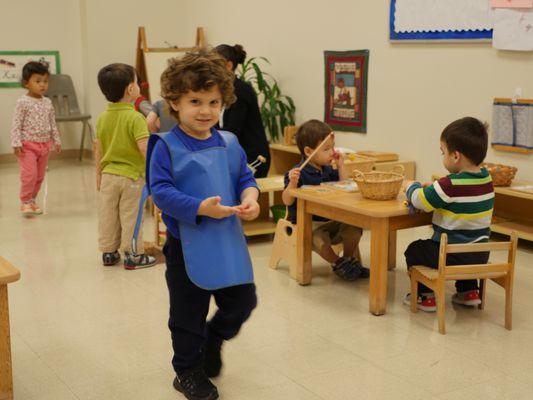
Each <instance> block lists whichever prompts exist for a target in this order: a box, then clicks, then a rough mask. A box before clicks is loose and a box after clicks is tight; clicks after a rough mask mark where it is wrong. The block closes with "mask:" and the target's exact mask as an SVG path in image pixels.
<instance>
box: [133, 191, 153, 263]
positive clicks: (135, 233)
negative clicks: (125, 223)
mask: <svg viewBox="0 0 533 400" xmlns="http://www.w3.org/2000/svg"><path fill="white" fill-rule="evenodd" d="M148 196H150V193H149V191H148V185H144V187H143V191H142V194H141V199H140V200H139V210H138V211H137V221H135V229H134V231H133V238H132V240H131V251H132V253H133V256H136V255H137V239H138V237H139V230H140V228H141V222H142V220H143V210H144V203H145V202H146V199H147V198H148Z"/></svg>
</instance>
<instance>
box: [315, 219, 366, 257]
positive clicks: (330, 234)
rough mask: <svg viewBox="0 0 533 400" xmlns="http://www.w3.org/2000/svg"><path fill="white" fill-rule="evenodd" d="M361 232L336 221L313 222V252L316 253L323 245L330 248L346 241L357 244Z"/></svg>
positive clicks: (354, 227)
mask: <svg viewBox="0 0 533 400" xmlns="http://www.w3.org/2000/svg"><path fill="white" fill-rule="evenodd" d="M362 233H363V230H362V229H361V228H358V227H356V226H351V225H346V224H343V223H342V222H337V221H327V222H320V221H313V250H314V251H315V252H317V253H319V252H320V249H321V248H322V246H324V245H328V246H331V245H332V244H339V243H342V242H344V241H345V240H346V241H351V242H355V243H359V239H361V235H362Z"/></svg>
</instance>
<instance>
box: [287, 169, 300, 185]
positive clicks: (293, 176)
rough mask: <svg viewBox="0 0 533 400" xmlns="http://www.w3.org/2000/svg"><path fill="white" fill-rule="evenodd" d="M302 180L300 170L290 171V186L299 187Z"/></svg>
mask: <svg viewBox="0 0 533 400" xmlns="http://www.w3.org/2000/svg"><path fill="white" fill-rule="evenodd" d="M299 179H300V168H293V169H291V170H290V171H289V186H291V187H297V186H298V180H299Z"/></svg>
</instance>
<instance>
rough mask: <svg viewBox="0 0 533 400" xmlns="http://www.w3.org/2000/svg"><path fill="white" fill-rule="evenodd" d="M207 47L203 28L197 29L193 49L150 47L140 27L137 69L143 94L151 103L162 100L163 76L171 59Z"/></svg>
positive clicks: (142, 27) (143, 29) (144, 31)
mask: <svg viewBox="0 0 533 400" xmlns="http://www.w3.org/2000/svg"><path fill="white" fill-rule="evenodd" d="M203 46H205V36H204V30H203V28H201V27H199V28H197V29H196V43H195V45H194V46H192V47H178V46H169V47H149V46H148V43H147V41H146V30H145V28H144V26H141V27H139V29H138V34H137V58H136V69H137V72H138V73H139V78H140V80H141V82H144V83H145V84H142V85H141V94H142V95H143V96H144V97H146V98H147V99H148V100H149V101H150V102H151V103H154V102H156V101H157V100H159V99H161V94H160V93H161V74H162V73H163V71H164V70H165V68H166V67H167V63H168V60H169V59H171V58H176V57H182V56H183V55H185V53H187V52H189V51H193V50H195V49H197V48H200V47H203Z"/></svg>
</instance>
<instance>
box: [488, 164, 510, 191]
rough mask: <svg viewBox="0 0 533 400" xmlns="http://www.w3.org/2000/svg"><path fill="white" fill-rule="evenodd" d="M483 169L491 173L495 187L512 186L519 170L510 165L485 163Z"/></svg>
mask: <svg viewBox="0 0 533 400" xmlns="http://www.w3.org/2000/svg"><path fill="white" fill-rule="evenodd" d="M481 166H482V167H484V168H486V169H487V171H489V173H490V176H491V177H492V184H493V185H494V186H511V183H512V181H513V179H514V176H515V175H516V171H518V169H517V168H516V167H511V166H509V165H503V164H493V163H483V164H482V165H481Z"/></svg>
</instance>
